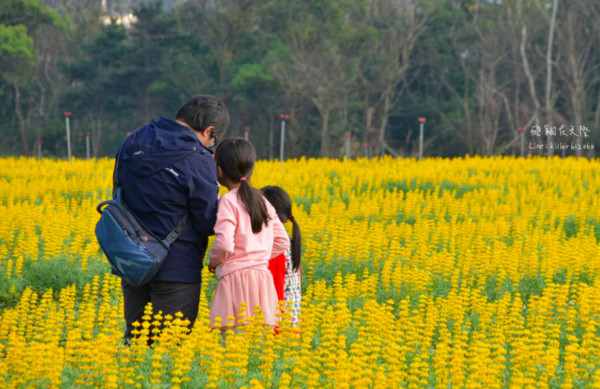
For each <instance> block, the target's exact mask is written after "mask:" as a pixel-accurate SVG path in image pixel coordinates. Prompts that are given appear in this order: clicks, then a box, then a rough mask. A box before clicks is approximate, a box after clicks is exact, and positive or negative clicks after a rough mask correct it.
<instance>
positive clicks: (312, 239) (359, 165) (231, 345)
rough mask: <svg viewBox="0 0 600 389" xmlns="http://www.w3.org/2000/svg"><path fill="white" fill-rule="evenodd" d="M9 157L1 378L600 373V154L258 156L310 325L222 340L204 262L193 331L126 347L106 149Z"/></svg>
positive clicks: (195, 379)
mask: <svg viewBox="0 0 600 389" xmlns="http://www.w3.org/2000/svg"><path fill="white" fill-rule="evenodd" d="M0 161H1V164H0V214H1V215H2V217H1V218H0V387H3V388H20V387H47V388H51V387H67V388H71V387H73V388H75V387H76V388H81V387H102V388H117V387H119V388H120V387H131V388H135V387H140V388H142V387H143V388H167V387H172V388H176V387H182V388H183V387H189V388H197V387H209V388H230V387H231V388H233V387H235V388H238V387H247V388H261V387H265V388H266V387H275V388H286V387H331V388H333V387H335V388H351V387H356V388H362V387H372V388H397V387H407V388H422V387H436V388H447V387H452V388H463V387H466V388H496V387H502V388H504V387H506V388H513V387H514V388H521V387H529V386H530V387H554V388H559V387H560V388H569V387H579V388H588V387H599V388H600V341H599V338H598V335H599V334H600V328H599V327H598V326H599V325H600V280H599V279H598V277H597V274H598V270H599V268H600V250H599V247H600V246H599V245H598V239H600V229H599V227H598V226H600V207H599V197H600V163H599V161H597V160H592V161H590V160H586V159H579V160H577V159H574V158H566V159H560V158H538V157H534V158H526V159H522V158H512V157H498V158H480V157H470V158H459V159H426V160H423V161H416V160H414V159H392V158H383V159H373V160H367V159H358V160H353V161H339V160H330V159H308V160H306V159H300V160H290V161H287V162H285V163H283V164H280V163H279V162H268V161H260V162H259V163H258V164H257V166H256V170H255V174H254V176H253V177H252V184H253V185H254V186H256V187H262V186H264V185H280V186H282V187H283V188H285V189H286V190H287V191H288V192H289V193H290V195H291V197H292V198H293V200H294V201H295V217H296V219H297V221H298V223H299V225H300V227H301V229H302V233H303V238H304V256H303V258H302V273H303V274H302V277H303V279H302V282H303V284H302V287H303V300H302V303H303V306H302V313H301V315H302V316H301V327H300V328H293V327H290V325H289V322H288V321H287V320H286V317H287V315H286V314H283V318H282V319H283V322H284V324H283V325H282V328H281V332H280V333H279V334H278V335H277V336H273V335H272V334H271V333H269V332H267V331H266V330H265V329H264V328H263V327H262V326H260V325H257V324H253V321H254V318H250V319H248V322H249V325H248V326H246V327H245V328H244V330H242V331H240V332H238V333H237V334H235V335H234V334H233V333H231V334H228V335H227V336H226V339H225V340H224V341H222V339H221V336H220V334H218V333H214V332H211V331H210V330H209V329H208V311H209V308H208V307H209V302H210V295H211V293H212V291H213V290H214V285H215V280H214V276H213V275H211V274H209V273H208V272H207V271H206V272H205V273H204V274H203V293H202V299H201V304H200V316H199V319H198V321H197V322H196V325H195V327H194V329H193V331H192V332H191V334H187V333H186V327H185V322H184V321H183V320H182V319H181V318H180V317H172V318H167V323H168V325H167V328H166V329H165V330H164V331H163V333H162V334H157V333H154V332H153V331H152V330H151V328H152V327H151V324H152V322H153V321H155V320H159V319H161V318H160V317H158V318H157V317H154V318H153V317H150V316H147V317H146V319H147V320H146V321H144V322H143V323H141V324H140V327H139V331H140V334H141V338H140V339H139V341H136V342H135V343H133V344H132V345H131V346H130V347H126V346H125V345H123V343H122V340H121V336H122V331H123V327H124V322H123V319H122V309H123V308H122V296H121V292H120V284H119V279H118V278H116V277H115V276H112V275H110V274H109V273H110V267H109V265H108V262H107V261H106V259H104V258H103V256H102V253H101V252H100V251H99V247H98V244H97V242H96V239H95V236H94V227H95V223H96V221H97V220H98V217H99V214H98V213H97V211H96V209H95V208H96V205H97V204H98V203H99V202H100V201H102V200H104V199H106V198H107V197H108V196H109V194H110V192H111V180H112V167H113V161H112V160H109V159H101V160H93V161H82V160H74V161H73V162H71V163H68V162H65V161H53V160H41V161H40V160H36V159H32V158H4V159H1V160H0ZM241 314H242V315H245V314H247V313H244V312H242V313H241ZM148 336H151V337H153V338H155V339H156V342H155V346H154V347H153V348H148V347H147V346H146V341H145V339H146V338H147V337H148Z"/></svg>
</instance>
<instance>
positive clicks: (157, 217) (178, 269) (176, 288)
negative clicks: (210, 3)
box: [117, 95, 229, 339]
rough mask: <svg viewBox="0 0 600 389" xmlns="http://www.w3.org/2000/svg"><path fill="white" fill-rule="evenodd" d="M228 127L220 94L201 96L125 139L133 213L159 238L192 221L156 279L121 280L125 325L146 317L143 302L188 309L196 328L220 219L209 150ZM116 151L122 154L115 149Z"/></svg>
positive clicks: (124, 177)
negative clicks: (203, 273) (204, 277)
mask: <svg viewBox="0 0 600 389" xmlns="http://www.w3.org/2000/svg"><path fill="white" fill-rule="evenodd" d="M228 126H229V113H228V111H227V108H226V107H225V105H224V104H223V103H222V102H221V101H220V100H219V99H217V98H215V97H211V96H203V95H197V96H193V97H191V98H189V99H188V100H187V101H186V102H185V103H184V104H183V105H182V106H181V108H179V110H178V111H177V114H176V115H175V120H171V119H168V118H166V117H164V116H161V117H160V119H158V120H153V121H152V122H151V123H150V124H147V125H145V126H143V127H141V128H139V129H137V130H135V131H134V132H133V133H131V135H129V136H128V137H127V139H126V140H125V142H124V143H123V145H122V146H121V148H123V152H122V154H121V159H120V162H119V172H118V177H119V182H120V184H121V186H122V196H123V200H124V201H125V203H126V204H127V205H128V206H129V208H131V210H132V211H133V213H134V214H135V215H136V216H137V217H138V218H139V219H140V220H141V221H142V222H143V223H144V224H145V225H146V226H147V227H148V228H149V229H150V230H151V231H152V232H154V233H155V234H156V235H157V236H158V237H159V238H161V239H164V238H165V237H166V236H167V234H168V233H169V232H170V231H171V230H172V229H173V228H174V227H175V226H176V225H177V223H179V222H180V221H181V219H183V217H184V216H185V215H186V214H187V215H188V221H187V224H186V227H185V229H184V230H183V232H182V233H181V235H179V238H177V240H176V241H175V242H173V244H172V245H171V246H170V252H169V255H168V256H167V258H166V259H165V262H164V263H163V265H162V267H161V268H160V270H159V271H158V273H157V274H156V276H155V277H154V278H153V279H152V280H151V281H150V282H148V283H147V284H145V285H142V286H140V287H134V286H132V285H129V284H128V283H126V282H125V281H122V282H121V285H122V288H123V298H124V304H125V321H126V322H127V329H126V331H125V338H126V339H130V338H132V337H133V334H132V333H131V331H132V330H133V329H134V327H133V325H132V324H133V323H134V322H136V321H137V322H139V323H141V322H142V316H143V313H144V308H145V306H146V305H147V304H148V303H149V302H151V303H152V306H153V310H154V313H157V312H158V311H162V313H163V315H166V314H170V315H174V314H175V313H176V312H182V313H183V314H184V316H185V317H186V318H187V319H188V320H189V321H190V326H189V327H190V328H191V327H192V326H193V324H194V321H195V320H196V317H197V316H198V303H199V298H200V284H201V281H202V280H201V270H202V266H203V259H204V255H205V253H206V248H207V244H208V236H209V235H213V234H214V231H213V227H214V225H215V222H216V219H217V199H218V194H219V184H218V182H217V175H216V167H215V162H214V158H213V153H212V151H211V150H210V149H209V147H211V146H213V145H214V143H215V142H216V139H217V138H219V137H221V136H223V135H224V134H225V132H226V131H227V127H228ZM117 155H118V154H117Z"/></svg>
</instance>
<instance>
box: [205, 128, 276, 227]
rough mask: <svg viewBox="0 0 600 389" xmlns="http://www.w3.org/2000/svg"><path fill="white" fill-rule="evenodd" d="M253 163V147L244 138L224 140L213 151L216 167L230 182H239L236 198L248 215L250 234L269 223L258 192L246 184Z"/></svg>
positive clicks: (263, 201)
mask: <svg viewBox="0 0 600 389" xmlns="http://www.w3.org/2000/svg"><path fill="white" fill-rule="evenodd" d="M255 161H256V152H255V151H254V147H253V146H252V144H251V143H250V142H248V141H247V140H245V139H244V138H227V139H224V140H223V141H222V142H221V143H219V145H218V146H217V148H216V150H215V162H216V163H217V166H218V167H220V168H221V170H222V171H223V173H225V175H226V176H227V177H228V178H229V179H230V180H232V181H234V182H240V188H239V190H238V197H239V198H240V200H242V203H243V204H244V206H245V207H246V211H248V213H249V214H250V221H251V224H252V232H254V233H255V234H257V233H259V232H260V231H261V230H262V227H263V225H267V224H268V223H269V213H268V212H267V205H266V204H265V200H264V199H263V197H262V196H261V194H260V192H259V191H258V190H257V189H256V188H254V187H253V186H252V185H250V183H249V182H248V179H250V176H251V175H252V171H253V170H254V162H255ZM242 178H243V180H242Z"/></svg>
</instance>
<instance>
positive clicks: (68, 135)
mask: <svg viewBox="0 0 600 389" xmlns="http://www.w3.org/2000/svg"><path fill="white" fill-rule="evenodd" d="M69 116H71V112H65V122H66V124H67V152H68V155H69V162H71V128H70V127H69Z"/></svg>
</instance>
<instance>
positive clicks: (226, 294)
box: [209, 138, 290, 329]
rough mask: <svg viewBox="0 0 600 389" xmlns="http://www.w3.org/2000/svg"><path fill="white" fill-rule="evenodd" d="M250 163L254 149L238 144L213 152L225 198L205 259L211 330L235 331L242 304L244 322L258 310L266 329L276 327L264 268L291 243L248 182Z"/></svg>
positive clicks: (273, 301)
mask: <svg viewBox="0 0 600 389" xmlns="http://www.w3.org/2000/svg"><path fill="white" fill-rule="evenodd" d="M255 160H256V153H255V151H254V147H253V146H252V144H250V142H248V141H246V140H245V139H243V138H229V139H225V140H224V141H223V142H222V143H220V144H219V145H218V146H217V149H216V150H215V162H216V164H217V177H218V179H219V183H220V184H221V185H223V186H225V187H227V189H229V192H228V193H227V194H225V195H223V196H222V197H221V198H220V199H219V208H218V211H217V223H216V224H215V228H214V230H215V241H214V243H213V247H212V249H211V251H210V254H209V259H210V263H209V270H210V271H213V272H215V273H216V276H217V280H218V282H217V287H216V289H215V294H214V296H213V300H212V303H211V306H210V322H211V326H212V327H213V328H220V327H221V326H223V327H224V326H225V325H227V324H228V323H232V324H233V325H234V326H238V324H239V323H238V315H239V314H240V306H241V304H242V303H246V312H245V314H246V316H252V315H253V313H254V309H255V307H256V306H260V309H261V311H262V314H263V315H264V317H265V324H267V325H270V326H273V327H274V326H275V325H276V320H277V317H276V314H277V301H278V299H277V292H276V291H275V287H274V286H273V277H272V276H271V272H269V269H268V263H269V259H270V258H272V257H273V256H277V255H279V254H281V253H283V252H284V251H285V250H286V249H287V248H288V246H289V244H290V240H289V237H288V235H287V232H286V231H285V228H284V227H283V224H282V223H281V221H280V220H279V218H278V217H277V213H276V212H275V209H274V208H273V206H272V205H271V204H270V203H269V202H268V201H266V200H265V199H264V198H263V196H262V195H261V194H260V192H259V191H258V190H257V189H255V188H254V187H252V185H250V183H249V182H248V179H249V178H250V176H251V175H252V171H253V169H254V162H255ZM217 317H220V318H221V322H220V323H219V322H216V321H215V318H217ZM221 329H224V328H221Z"/></svg>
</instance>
